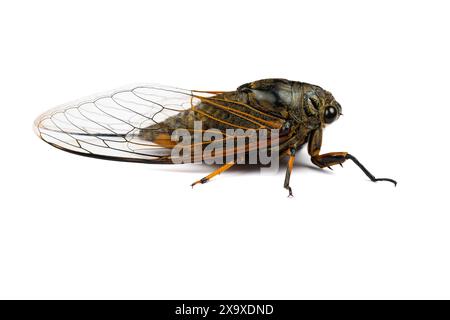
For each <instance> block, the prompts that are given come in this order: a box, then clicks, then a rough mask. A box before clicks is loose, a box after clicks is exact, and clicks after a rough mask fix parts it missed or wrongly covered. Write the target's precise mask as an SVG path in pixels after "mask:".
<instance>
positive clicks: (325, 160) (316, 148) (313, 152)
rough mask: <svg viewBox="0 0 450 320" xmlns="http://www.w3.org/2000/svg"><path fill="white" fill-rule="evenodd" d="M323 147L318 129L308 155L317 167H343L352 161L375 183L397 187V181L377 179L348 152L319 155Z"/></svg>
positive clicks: (309, 146) (313, 136)
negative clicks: (347, 161) (346, 162)
mask: <svg viewBox="0 0 450 320" xmlns="http://www.w3.org/2000/svg"><path fill="white" fill-rule="evenodd" d="M321 146H322V129H317V130H315V131H314V132H312V133H311V135H310V136H309V142H308V153H309V155H310V156H311V161H312V163H314V164H315V165H316V166H318V167H320V168H324V167H329V168H331V166H334V165H336V164H340V165H342V163H344V162H345V161H346V160H352V161H353V162H354V163H355V164H356V165H357V166H358V167H359V168H360V169H361V170H362V171H363V172H364V173H365V174H366V176H367V177H369V179H370V180H371V181H373V182H377V181H389V182H392V183H393V184H394V185H397V181H395V180H393V179H389V178H375V176H374V175H373V174H371V173H370V172H369V170H367V169H366V167H364V166H363V165H362V164H361V162H359V161H358V159H356V158H355V157H354V156H352V155H351V154H349V153H347V152H330V153H325V154H319V153H320V148H321Z"/></svg>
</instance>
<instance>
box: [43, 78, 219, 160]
mask: <svg viewBox="0 0 450 320" xmlns="http://www.w3.org/2000/svg"><path fill="white" fill-rule="evenodd" d="M197 96H198V93H196V96H194V94H193V92H192V91H190V90H184V89H179V88H173V87H167V86H161V85H137V86H133V87H127V88H123V89H120V90H116V91H113V92H108V93H104V94H98V95H95V96H92V97H89V98H85V99H81V100H80V101H76V102H72V103H69V104H66V105H63V106H60V107H57V108H55V109H52V110H49V111H47V112H45V113H44V114H42V115H41V116H39V117H38V118H37V119H36V120H35V131H36V133H37V135H38V136H39V137H40V138H41V139H42V140H44V141H45V142H47V143H49V144H51V145H52V146H54V147H57V148H60V149H63V150H65V151H68V152H72V153H76V154H80V155H84V156H90V157H96V158H104V159H109V160H120V161H133V162H151V163H170V162H171V158H170V153H171V148H170V146H169V147H168V146H167V145H164V144H161V143H160V142H159V143H157V142H155V141H152V140H148V139H145V138H143V137H145V136H146V135H144V134H143V132H152V131H154V132H157V131H158V130H159V128H158V124H159V123H161V122H163V121H164V120H166V119H167V118H169V117H172V116H175V115H176V114H178V113H180V112H182V111H184V110H187V109H189V108H192V107H193V106H195V105H197V104H198V103H200V100H199V98H197ZM203 96H210V94H207V93H204V94H203ZM147 136H148V135H147Z"/></svg>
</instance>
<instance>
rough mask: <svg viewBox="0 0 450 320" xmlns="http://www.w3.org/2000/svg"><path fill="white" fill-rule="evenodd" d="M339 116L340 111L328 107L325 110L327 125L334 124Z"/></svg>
mask: <svg viewBox="0 0 450 320" xmlns="http://www.w3.org/2000/svg"><path fill="white" fill-rule="evenodd" d="M337 116H338V111H337V109H336V108H335V107H333V106H328V107H326V108H325V114H324V118H325V123H332V122H333V121H334V120H336V118H337Z"/></svg>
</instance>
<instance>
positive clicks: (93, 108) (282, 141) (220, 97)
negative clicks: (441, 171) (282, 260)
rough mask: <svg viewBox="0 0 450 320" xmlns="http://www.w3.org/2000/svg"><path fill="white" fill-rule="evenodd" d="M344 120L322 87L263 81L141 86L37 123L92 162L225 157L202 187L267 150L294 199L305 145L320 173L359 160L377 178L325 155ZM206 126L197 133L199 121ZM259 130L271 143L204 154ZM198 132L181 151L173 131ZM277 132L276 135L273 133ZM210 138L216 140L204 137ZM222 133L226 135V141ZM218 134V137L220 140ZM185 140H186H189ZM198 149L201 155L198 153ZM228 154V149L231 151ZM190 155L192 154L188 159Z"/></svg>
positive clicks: (50, 138)
mask: <svg viewBox="0 0 450 320" xmlns="http://www.w3.org/2000/svg"><path fill="white" fill-rule="evenodd" d="M341 115H342V108H341V105H340V104H339V103H338V102H337V101H336V100H335V99H334V97H333V96H332V94H331V93H330V92H328V91H326V90H324V89H322V88H321V87H319V86H316V85H312V84H309V83H304V82H297V81H289V80H285V79H263V80H258V81H254V82H250V83H246V84H244V85H241V86H239V87H238V88H237V89H236V90H234V91H198V90H184V89H179V88H174V87H167V86H161V85H137V86H133V87H128V88H124V89H120V90H116V91H113V92H109V93H106V94H99V95H96V96H93V97H90V98H86V99H83V100H80V101H77V102H74V103H69V104H67V105H64V106H61V107H58V108H55V109H52V110H49V111H47V112H45V113H44V114H42V115H41V116H39V117H38V118H37V119H36V121H35V131H36V133H37V134H38V136H39V137H40V138H41V139H42V140H44V141H45V142H47V143H49V144H50V145H52V146H54V147H57V148H59V149H62V150H65V151H68V152H71V153H75V154H79V155H83V156H88V157H93V158H100V159H108V160H119V161H131V162H145V163H168V164H170V163H180V160H182V159H184V160H186V159H187V160H188V161H185V162H199V161H200V162H201V161H203V162H206V161H208V160H209V161H212V160H221V161H222V163H223V165H222V166H221V167H220V168H218V169H217V170H215V171H213V172H212V173H211V174H209V175H207V176H206V177H204V178H202V179H200V180H198V181H195V182H194V183H193V184H192V186H194V185H196V184H203V183H206V182H208V181H209V180H210V179H211V178H213V177H214V176H216V175H218V174H220V173H222V172H224V171H226V170H228V169H229V168H231V167H232V166H234V165H236V164H240V163H242V161H240V160H242V159H246V158H248V157H249V155H250V154H251V153H252V152H259V151H261V150H265V151H267V152H271V153H272V154H276V156H287V157H289V160H288V165H287V169H286V176H285V180H284V187H285V188H286V189H287V190H288V191H289V196H292V189H291V187H290V183H289V181H290V177H291V172H292V169H293V166H294V159H295V154H296V152H297V151H298V150H299V149H300V148H301V147H302V146H304V145H307V146H308V153H309V155H310V157H311V161H312V163H314V164H315V165H316V166H318V167H320V168H326V167H328V168H330V169H331V167H332V166H334V165H337V164H340V165H342V163H344V162H345V161H347V160H351V161H353V162H354V163H355V164H356V165H357V166H358V167H359V168H360V169H361V170H362V171H363V172H364V173H365V174H366V176H367V177H369V179H370V180H371V181H373V182H376V181H389V182H392V183H393V184H394V185H396V184H397V182H396V181H395V180H393V179H388V178H375V176H374V175H373V174H371V173H370V172H369V171H368V170H367V169H366V168H365V167H364V166H363V165H362V164H361V163H360V162H359V161H358V160H357V159H356V158H355V157H354V156H353V155H351V154H349V153H347V152H331V153H325V154H320V149H321V145H322V133H323V130H324V128H325V127H326V126H327V125H329V124H331V123H333V122H334V121H336V120H337V119H338V118H339V117H340V116H341ZM197 123H201V127H200V128H199V127H198V126H197V125H196V124H197ZM231 129H233V130H235V131H239V130H241V132H242V131H243V130H253V132H254V133H261V132H263V130H266V131H267V130H270V132H269V134H266V138H267V141H266V143H261V141H256V142H255V140H252V141H250V139H247V140H245V141H244V143H243V144H241V145H240V146H235V145H232V147H231V148H222V149H220V148H216V149H214V150H213V151H212V152H211V150H209V151H210V152H209V153H205V151H207V150H208V145H211V143H212V141H214V142H215V143H218V142H221V141H222V142H228V141H229V140H231V139H235V138H236V136H233V135H230V134H229V132H228V131H229V130H231ZM179 130H184V132H185V133H188V134H192V136H191V137H189V138H188V139H187V140H186V139H185V141H184V144H183V146H184V147H186V146H187V147H189V149H187V150H188V151H186V150H185V152H184V153H181V152H179V153H174V151H175V150H176V149H177V148H179V144H178V142H179V141H177V139H179V136H177V135H174V134H175V132H177V131H179ZM274 132H276V134H274ZM206 133H210V135H211V134H212V135H214V136H215V138H214V139H209V140H208V139H207V140H206V141H205V140H198V139H196V138H195V137H196V135H198V134H200V135H201V134H205V135H206ZM220 135H221V136H220ZM218 136H219V138H217V137H218ZM186 141H187V143H186ZM274 146H276V147H274ZM193 150H197V151H200V156H197V155H196V154H194V151H193ZM224 150H226V151H227V152H225V151H224ZM186 155H187V157H186Z"/></svg>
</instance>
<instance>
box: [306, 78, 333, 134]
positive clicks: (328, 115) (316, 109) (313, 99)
mask: <svg viewBox="0 0 450 320" xmlns="http://www.w3.org/2000/svg"><path fill="white" fill-rule="evenodd" d="M302 86H303V88H302V89H303V109H304V112H305V114H306V116H307V117H313V118H315V119H317V120H319V121H320V123H321V126H322V127H323V126H325V125H327V124H331V123H333V122H334V121H336V120H337V119H338V118H339V116H340V115H342V108H341V105H340V104H339V103H338V102H337V101H336V99H334V97H333V95H332V94H331V93H330V92H328V91H326V90H324V89H322V88H321V87H319V86H316V85H312V84H309V83H303V84H302Z"/></svg>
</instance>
